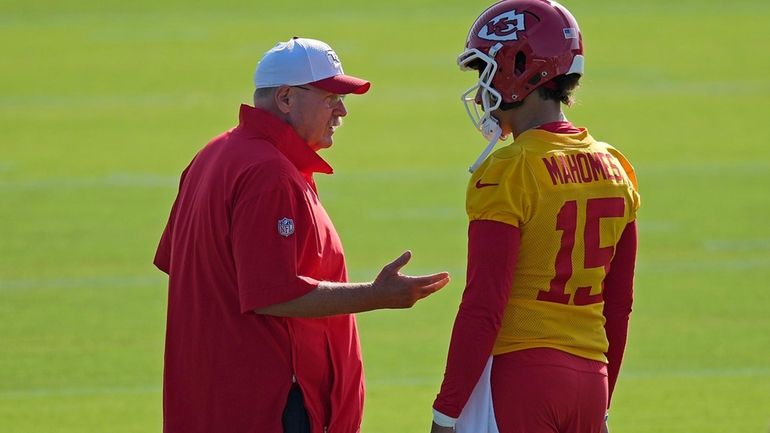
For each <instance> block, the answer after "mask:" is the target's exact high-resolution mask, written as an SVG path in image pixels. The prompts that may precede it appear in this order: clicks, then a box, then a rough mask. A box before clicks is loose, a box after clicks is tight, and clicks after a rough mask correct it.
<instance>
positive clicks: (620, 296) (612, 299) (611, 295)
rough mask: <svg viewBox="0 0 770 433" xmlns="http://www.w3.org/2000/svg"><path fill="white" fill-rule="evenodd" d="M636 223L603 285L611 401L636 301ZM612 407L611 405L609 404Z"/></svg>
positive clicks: (629, 227)
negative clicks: (633, 305) (633, 304)
mask: <svg viewBox="0 0 770 433" xmlns="http://www.w3.org/2000/svg"><path fill="white" fill-rule="evenodd" d="M636 249H637V233H636V221H632V222H631V223H629V224H628V225H627V226H626V228H625V230H623V234H622V235H621V237H620V240H619V241H618V244H617V246H616V249H615V256H614V257H613V259H612V263H611V265H610V271H609V273H608V274H607V277H606V278H605V281H604V311H603V314H604V317H605V320H606V321H605V324H604V329H605V332H606V334H607V340H608V342H609V346H608V350H607V353H606V355H607V382H608V385H609V398H610V400H611V399H612V393H613V391H614V389H615V383H616V382H617V379H618V374H619V373H620V365H621V363H622V362H623V354H624V352H625V349H626V339H627V335H628V321H629V318H630V315H631V305H632V303H633V297H634V268H635V265H636ZM608 407H609V401H608Z"/></svg>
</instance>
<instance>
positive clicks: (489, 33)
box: [479, 10, 526, 41]
mask: <svg viewBox="0 0 770 433" xmlns="http://www.w3.org/2000/svg"><path fill="white" fill-rule="evenodd" d="M524 30H526V29H525V28H524V14H517V13H516V10H512V11H508V12H505V13H502V14H500V15H498V16H496V17H494V18H492V19H491V20H489V22H487V23H486V24H485V25H484V26H483V27H481V30H479V37H480V38H481V39H486V40H488V41H515V40H518V39H519V34H518V33H517V32H523V31H524Z"/></svg>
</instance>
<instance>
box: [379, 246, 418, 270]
mask: <svg viewBox="0 0 770 433" xmlns="http://www.w3.org/2000/svg"><path fill="white" fill-rule="evenodd" d="M411 258H412V252H411V251H409V250H406V251H404V253H403V254H401V255H400V256H398V258H396V260H393V261H392V262H390V263H388V264H387V265H385V268H384V269H385V270H387V271H388V272H392V273H394V274H395V273H396V272H398V271H399V270H401V268H403V267H404V265H406V264H407V263H409V259H411Z"/></svg>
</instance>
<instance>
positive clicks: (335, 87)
mask: <svg viewBox="0 0 770 433" xmlns="http://www.w3.org/2000/svg"><path fill="white" fill-rule="evenodd" d="M308 84H310V85H311V86H314V87H318V88H319V89H321V90H326V91H327V92H332V93H336V94H338V95H347V94H348V93H355V94H356V95H362V94H364V93H366V92H368V91H369V87H370V86H371V83H369V82H368V81H366V80H362V79H360V78H356V77H351V76H350V75H335V76H333V77H329V78H324V79H323V80H318V81H314V82H312V83H308Z"/></svg>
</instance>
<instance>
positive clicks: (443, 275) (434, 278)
mask: <svg viewBox="0 0 770 433" xmlns="http://www.w3.org/2000/svg"><path fill="white" fill-rule="evenodd" d="M406 278H407V279H409V281H410V282H411V283H412V284H416V285H418V286H427V285H429V284H433V283H435V282H438V281H441V280H444V279H448V278H449V272H439V273H437V274H431V275H418V276H416V277H409V276H408V277H406Z"/></svg>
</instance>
